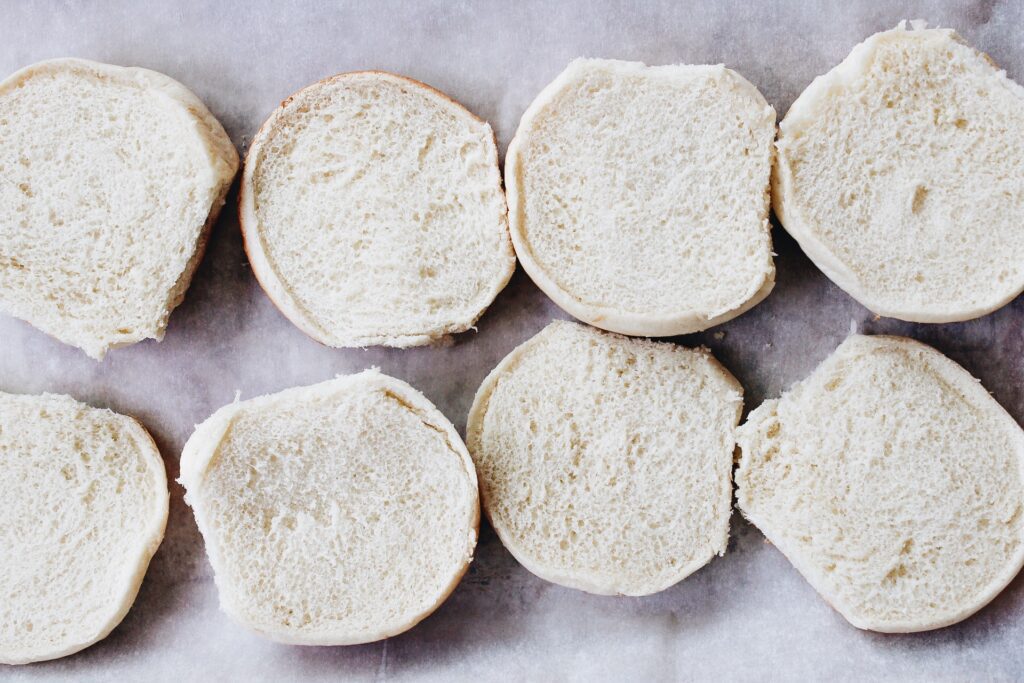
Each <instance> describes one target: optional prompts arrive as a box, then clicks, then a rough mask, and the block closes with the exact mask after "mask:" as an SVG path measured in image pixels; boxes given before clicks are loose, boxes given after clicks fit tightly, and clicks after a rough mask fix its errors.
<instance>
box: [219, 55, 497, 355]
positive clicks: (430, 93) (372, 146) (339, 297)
mask: <svg viewBox="0 0 1024 683" xmlns="http://www.w3.org/2000/svg"><path fill="white" fill-rule="evenodd" d="M239 210H240V217H241V221H242V231H243V234H244V236H245V246H246V251H247V252H248V254H249V260H250V262H251V263H252V267H253V272H254V273H255V274H256V277H257V278H259V281H260V283H261V284H262V285H263V288H264V290H266V292H267V294H268V295H269V296H270V298H271V299H272V300H273V301H274V303H275V304H276V305H277V306H278V308H280V309H281V311H282V312H283V313H284V314H285V315H286V316H287V317H288V318H289V319H290V320H291V321H292V322H293V323H295V324H296V325H297V326H298V327H299V328H300V329H302V330H303V331H304V332H305V333H306V334H308V335H310V336H311V337H313V338H314V339H316V340H318V341H320V342H321V343H324V344H327V345H329V346H340V347H353V346H355V347H361V346H372V345H386V346H397V347H407V346H418V345H423V344H429V343H432V342H437V341H439V340H442V339H443V338H444V337H446V336H447V335H450V334H454V333H457V332H463V331H465V330H467V329H469V328H471V327H472V326H473V324H474V323H475V322H476V320H477V319H478V318H479V317H480V316H481V315H482V314H483V312H484V310H485V309H486V308H487V307H488V306H489V305H490V303H491V302H492V301H493V300H494V297H495V296H496V295H497V294H498V292H500V291H501V289H502V288H503V287H504V286H505V284H506V283H507V282H508V280H509V278H510V277H511V276H512V271H513V270H514V269H515V255H514V253H513V251H512V244H511V241H510V240H509V236H508V222H507V216H506V213H507V211H506V207H505V196H504V193H503V192H502V189H501V174H500V172H499V168H498V150H497V147H496V145H495V142H494V133H493V132H492V131H491V127H490V126H489V125H488V124H487V123H485V122H484V121H481V120H480V119H478V118H476V117H475V116H473V115H472V114H470V113H469V112H468V111H466V109H464V108H463V107H461V106H460V105H459V104H457V103H456V102H454V101H452V100H451V99H449V98H448V97H446V96H445V95H443V94H442V93H440V92H438V91H436V90H434V89H433V88H430V87H428V86H425V85H423V84H422V83H418V82H416V81H413V80H410V79H407V78H403V77H401V76H395V75H392V74H387V73H381V72H357V73H347V74H341V75H339V76H335V77H333V78H328V79H326V80H324V81H320V82H319V83H316V84H314V85H311V86H309V87H308V88H305V89H304V90H301V91H299V92H298V93H296V94H295V95H292V96H291V97H290V98H288V99H287V100H286V101H285V102H284V103H283V104H282V105H281V107H280V108H279V109H277V110H276V111H275V112H274V113H273V115H271V117H270V118H269V119H268V120H267V122H266V123H265V124H264V125H263V128H262V129H261V130H260V132H259V134H258V135H257V136H256V138H255V139H254V140H253V144H252V147H251V148H250V149H249V153H248V156H247V158H246V165H245V173H244V175H243V180H242V191H241V196H240V199H239Z"/></svg>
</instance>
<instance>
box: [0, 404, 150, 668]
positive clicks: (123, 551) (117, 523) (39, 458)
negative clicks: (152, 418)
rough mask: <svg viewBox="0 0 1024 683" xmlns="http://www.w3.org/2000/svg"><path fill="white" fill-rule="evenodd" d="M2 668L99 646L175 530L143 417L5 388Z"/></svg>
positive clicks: (0, 427)
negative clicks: (166, 535) (8, 391)
mask: <svg viewBox="0 0 1024 683" xmlns="http://www.w3.org/2000/svg"><path fill="white" fill-rule="evenodd" d="M0 481H2V484H3V496H2V498H0V595H3V601H0V663H2V664H26V663H28V662H38V661H42V660H46V659H56V658H57V657H63V656H65V655H69V654H72V653H75V652H78V651H79V650H82V649H83V648H86V647H88V646H90V645H92V644H93V643H95V642H96V641H98V640H102V639H103V638H105V637H106V636H107V634H109V633H110V632H111V631H112V630H113V629H114V627H115V626H117V625H118V624H119V623H121V620H122V619H123V618H124V616H125V614H127V613H128V609H129V608H130V607H131V606H132V603H133V602H134V601H135V596H136V594H137V593H138V592H139V586H140V585H141V584H142V577H143V576H144V575H145V573H146V568H147V567H148V566H149V560H150V558H152V557H153V553H155V552H156V549H157V547H158V546H159V545H160V541H161V540H162V539H163V537H164V527H165V526H166V524H167V505H168V493H167V477H166V475H165V473H164V463H163V460H161V458H160V453H159V452H158V451H157V448H156V445H155V444H154V443H153V439H152V438H150V436H149V434H148V433H147V432H146V430H145V429H144V428H143V427H142V425H140V424H139V423H138V422H136V421H135V420H133V419H132V418H130V417H126V416H124V415H118V414H117V413H114V412H111V411H109V410H98V409H96V408H90V407H89V406H87V405H85V404H83V403H79V402H78V401H75V400H74V399H72V398H70V397H68V396H57V395H54V394H44V395H42V396H20V395H14V394H5V393H0Z"/></svg>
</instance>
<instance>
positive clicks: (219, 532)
mask: <svg viewBox="0 0 1024 683" xmlns="http://www.w3.org/2000/svg"><path fill="white" fill-rule="evenodd" d="M181 483H182V484H183V485H184V486H185V488H186V489H187V495H186V497H185V500H186V502H187V503H188V504H189V505H190V506H192V509H193V511H194V512H195V517H196V522H197V523H198V524H199V530H200V531H201V532H202V534H203V538H204V540H205V542H206V550H207V553H208V555H209V557H210V562H211V564H212V565H213V569H214V575H215V579H216V583H217V588H218V590H219V593H220V600H221V606H222V607H223V609H224V611H226V612H227V613H228V614H229V615H230V616H231V617H232V618H234V619H235V620H236V621H238V622H239V623H241V624H242V625H244V626H246V627H248V628H250V629H252V630H253V631H256V632H257V633H259V634H261V635H264V636H266V637H269V638H272V639H274V640H277V641H281V642H286V643H295V644H300V645H352V644H357V643H367V642H371V641H375V640H380V639H382V638H387V637H389V636H392V635H395V634H398V633H401V632H403V631H405V630H407V629H409V628H412V627H413V626H414V625H415V624H416V623H418V622H419V621H420V620H421V619H423V618H424V617H426V616H428V615H429V614H430V613H431V612H433V611H434V609H436V608H437V607H438V605H440V604H441V603H442V602H443V601H444V600H445V598H446V597H448V595H449V594H450V593H451V592H452V590H454V588H455V585H456V584H457V583H458V581H459V579H460V578H461V577H462V575H463V573H464V572H465V571H466V568H467V567H468V566H469V563H470V561H471V559H472V556H473V549H474V547H475V545H476V539H477V531H478V528H479V519H480V512H479V504H478V498H477V484H476V474H475V472H474V470H473V463H472V461H471V460H470V458H469V454H468V453H467V451H466V447H465V446H464V445H463V443H462V440H461V439H460V438H459V436H458V433H457V432H456V431H455V429H454V428H453V427H452V425H451V423H450V422H448V420H447V419H445V417H444V416H443V415H442V414H441V413H440V412H439V411H438V410H437V408H435V407H434V406H433V405H432V404H431V403H430V402H429V401H428V400H427V399H426V398H425V397H424V396H423V395H422V394H420V393H419V392H418V391H416V390H415V389H413V388H412V387H410V386H409V385H408V384H406V383H405V382H402V381H399V380H397V379H394V378H391V377H388V376H387V375H382V374H380V373H379V372H376V371H366V372H363V373H360V374H358V375H352V376H348V377H340V378H338V379H335V380H332V381H329V382H323V383H321V384H316V385H313V386H309V387H299V388H295V389H289V390H286V391H282V392H280V393H277V394H272V395H269V396H262V397H260V398H255V399H252V400H249V401H243V402H236V403H233V404H230V405H228V406H225V407H223V408H221V409H220V410H218V411H217V412H216V413H214V414H213V415H212V416H211V417H210V418H209V419H207V420H206V421H205V422H203V424H201V425H199V426H198V427H197V428H196V431H195V433H194V434H193V435H192V437H191V438H190V439H189V440H188V443H187V444H186V445H185V449H184V451H183V453H182V456H181Z"/></svg>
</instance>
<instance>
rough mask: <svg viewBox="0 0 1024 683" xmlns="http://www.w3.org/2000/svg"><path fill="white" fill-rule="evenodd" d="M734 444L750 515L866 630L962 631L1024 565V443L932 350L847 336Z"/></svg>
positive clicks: (984, 395)
mask: <svg viewBox="0 0 1024 683" xmlns="http://www.w3.org/2000/svg"><path fill="white" fill-rule="evenodd" d="M739 444H740V448H741V450H742V457H741V459H740V464H739V468H738V470H737V471H736V483H737V487H738V490H737V501H738V506H739V508H740V510H741V511H742V512H743V514H744V515H745V516H746V517H747V518H748V519H749V520H750V521H751V522H753V523H754V524H755V525H756V526H757V527H758V528H759V529H760V530H761V531H762V532H764V535H765V536H766V537H767V538H768V540H769V541H771V542H772V543H773V544H774V545H775V546H776V547H777V548H778V549H779V550H781V551H782V553H783V554H785V555H786V557H787V558H788V559H789V560H790V562H792V563H793V565H794V566H795V567H796V568H797V569H798V570H799V571H800V573H801V574H803V575H804V577H805V578H806V579H807V580H808V581H809V582H810V583H811V585H812V586H814V588H815V589H816V590H817V591H818V592H819V593H820V594H821V595H822V597H824V598H825V600H827V601H828V602H829V604H831V605H832V606H833V607H834V608H835V609H836V610H838V611H839V613H840V614H842V615H843V617H845V618H846V619H847V620H848V621H849V622H850V623H851V624H853V625H854V626H856V627H858V628H862V629H870V630H872V631H883V632H909V631H925V630H928V629H934V628H940V627H943V626H948V625H949V624H953V623H956V622H958V621H960V620H962V619H965V618H967V617H969V616H970V615H971V614H973V613H974V612H976V611H977V610H979V609H980V608H981V607H983V606H984V605H985V604H987V603H988V602H989V601H990V600H992V598H994V597H995V596H996V595H997V594H998V593H999V591H1001V590H1002V589H1003V588H1004V587H1005V586H1006V585H1007V584H1008V583H1009V582H1010V581H1011V580H1012V579H1013V577H1014V576H1015V575H1016V574H1017V572H1018V571H1019V570H1020V568H1021V565H1022V564H1024V519H1022V511H1024V432H1022V431H1021V429H1020V427H1019V426H1018V425H1017V423H1016V422H1014V421H1013V418H1011V417H1010V415H1009V414H1007V412H1006V411H1005V410H1003V408H1002V407H1000V405H999V404H998V403H996V401H995V400H994V399H993V398H992V397H991V396H990V395H989V394H988V392H987V391H985V388H984V387H982V386H981V384H979V383H978V381H977V380H976V379H974V378H973V377H971V375H970V374H968V373H967V372H966V371H965V370H964V369H963V368H961V367H960V366H959V365H957V364H956V363H954V362H953V361H951V360H949V359H948V358H946V357H945V356H943V355H942V354H940V353H939V352H938V351H936V350H934V349H932V348H930V347H928V346H925V345H924V344H919V343H917V342H915V341H912V340H910V339H904V338H901V337H881V336H877V337H874V336H873V337H864V336H856V335H855V336H852V337H850V338H849V339H847V340H846V341H845V342H844V343H843V344H842V345H841V346H840V347H839V348H838V349H837V350H836V351H835V352H834V353H833V354H832V355H831V356H830V357H829V358H828V359H827V360H826V361H825V362H823V363H822V364H821V365H820V366H819V367H818V368H817V369H816V370H815V371H814V372H813V373H812V374H811V375H810V377H808V378H807V379H806V380H804V381H803V382H800V383H799V384H797V385H796V386H794V387H793V388H792V389H790V390H789V391H788V392H786V393H784V394H783V395H782V397H781V398H780V399H776V400H770V401H766V402H765V403H764V404H763V405H761V406H760V407H759V408H757V410H755V411H753V412H752V413H751V414H750V416H749V417H748V419H747V421H746V423H745V424H744V425H743V426H742V427H741V428H740V436H739Z"/></svg>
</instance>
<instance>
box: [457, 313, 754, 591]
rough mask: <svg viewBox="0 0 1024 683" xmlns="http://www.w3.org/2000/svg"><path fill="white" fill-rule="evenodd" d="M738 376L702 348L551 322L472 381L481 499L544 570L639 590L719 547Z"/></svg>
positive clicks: (725, 531)
mask: <svg viewBox="0 0 1024 683" xmlns="http://www.w3.org/2000/svg"><path fill="white" fill-rule="evenodd" d="M742 406H743V389H742V387H741V386H740V385H739V383H738V382H737V381H736V380H735V379H734V378H733V377H732V375H730V374H729V372H728V371H727V370H725V368H723V367H722V366H721V365H719V364H718V362H717V361H715V359H714V358H713V357H712V356H711V354H710V352H708V351H707V350H706V349H697V350H693V349H686V348H683V347H680V346H676V345H674V344H667V343H659V342H651V341H647V340H639V339H629V338H627V337H620V336H619V335H614V334H609V333H607V332H601V331H599V330H595V329H593V328H590V327H586V326H584V325H579V324H576V323H568V322H553V323H551V324H550V325H548V326H547V327H546V328H544V330H543V331H541V332H540V333H539V334H537V335H536V336H534V337H533V338H532V339H530V340H528V341H527V342H526V343H524V344H522V345H521V346H519V347H518V348H516V349H515V350H514V351H512V353H510V354H509V355H508V356H507V357H506V358H505V359H504V360H503V361H502V362H501V363H500V364H499V365H498V367H496V368H495V369H494V370H493V371H492V372H491V374H490V375H488V377H487V379H485V380H484V383H483V384H482V385H481V386H480V389H479V390H478V391H477V394H476V399H475V400H474V402H473V407H472V410H471V411H470V413H469V420H468V424H467V427H466V434H467V444H468V446H469V450H470V453H471V454H472V456H473V459H474V461H475V462H476V466H477V472H478V474H479V476H480V488H481V496H482V499H483V503H484V510H485V512H486V513H487V516H488V519H490V521H491V525H492V526H493V527H494V530H495V531H496V532H497V534H498V536H499V537H500V538H501V541H502V543H504V544H505V547H506V548H508V550H509V552H511V553H512V554H513V555H514V556H515V558H516V559H517V560H519V562H520V563H522V564H523V566H525V567H526V568H527V569H529V570H530V571H531V572H533V573H534V574H536V575H537V576H539V577H541V578H543V579H546V580H548V581H552V582H554V583H558V584H561V585H563V586H568V587H570V588H578V589H580V590H584V591H588V592H590V593H598V594H603V595H648V594H651V593H656V592H658V591H661V590H664V589H665V588H668V587H669V586H671V585H673V584H675V583H677V582H679V581H681V580H682V579H684V578H685V577H687V576H688V575H690V574H691V573H693V572H694V571H696V570H697V569H699V568H700V567H702V566H704V565H705V564H707V563H708V562H709V561H710V560H711V559H712V558H713V557H714V556H715V555H722V554H723V553H725V548H726V544H727V542H728V538H729V516H730V514H731V512H732V464H733V451H734V448H735V429H736V425H737V423H738V422H739V418H740V411H741V409H742Z"/></svg>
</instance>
